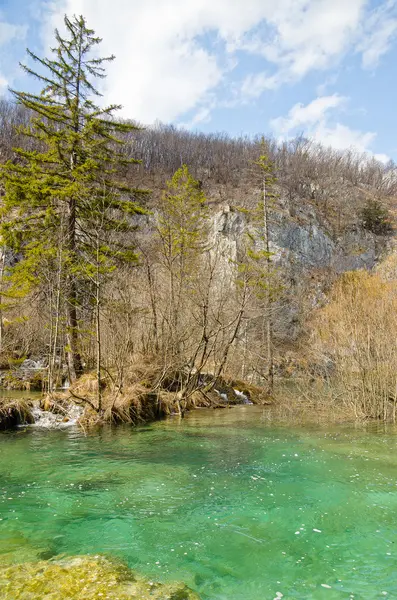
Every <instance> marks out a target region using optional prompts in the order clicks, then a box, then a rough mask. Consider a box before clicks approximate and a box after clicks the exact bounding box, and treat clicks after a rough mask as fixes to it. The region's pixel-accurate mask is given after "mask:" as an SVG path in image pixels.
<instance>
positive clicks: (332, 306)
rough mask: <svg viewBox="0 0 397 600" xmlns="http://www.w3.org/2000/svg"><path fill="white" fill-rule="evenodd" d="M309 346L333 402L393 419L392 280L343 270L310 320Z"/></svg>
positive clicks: (396, 348)
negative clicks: (312, 321) (328, 299)
mask: <svg viewBox="0 0 397 600" xmlns="http://www.w3.org/2000/svg"><path fill="white" fill-rule="evenodd" d="M311 348H312V362H313V363H316V364H317V365H320V367H322V373H323V375H325V377H326V384H327V385H324V387H325V388H326V387H327V388H328V389H329V390H331V392H330V395H331V396H332V398H331V400H332V402H333V403H334V404H335V403H337V404H338V405H339V406H344V407H347V408H350V409H351V410H353V412H354V414H355V417H356V418H358V419H363V418H371V419H381V420H384V421H387V420H391V421H395V420H396V405H397V368H396V365H397V287H396V283H395V280H393V279H389V280H384V279H383V278H382V277H381V275H380V274H379V273H372V274H371V273H368V272H365V271H357V272H353V273H347V274H345V275H344V276H343V277H342V278H341V279H340V280H339V281H338V282H337V284H336V285H335V287H334V289H333V292H332V294H331V298H330V302H329V304H328V305H327V306H326V307H325V308H323V309H322V310H321V311H320V312H319V313H318V315H317V317H316V319H315V321H314V333H313V338H312V340H311ZM310 396H312V394H311V393H310Z"/></svg>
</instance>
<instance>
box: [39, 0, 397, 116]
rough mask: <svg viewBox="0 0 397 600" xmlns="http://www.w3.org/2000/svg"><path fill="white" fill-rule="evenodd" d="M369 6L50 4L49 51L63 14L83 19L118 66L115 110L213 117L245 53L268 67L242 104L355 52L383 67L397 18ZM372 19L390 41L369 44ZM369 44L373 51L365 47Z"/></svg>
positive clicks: (337, 2)
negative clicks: (217, 98)
mask: <svg viewBox="0 0 397 600" xmlns="http://www.w3.org/2000/svg"><path fill="white" fill-rule="evenodd" d="M390 1H391V2H394V0H390ZM368 3H369V0H278V1H277V2H274V0H167V1H165V0H144V2H142V0H113V1H112V3H111V6H109V2H108V0H54V1H53V2H52V3H47V2H46V3H44V0H43V6H44V10H45V11H46V12H45V15H46V19H45V32H46V33H45V35H46V39H47V42H48V40H49V39H51V40H52V30H53V28H54V26H55V25H59V24H61V22H62V17H63V14H64V13H66V14H68V15H73V14H83V15H84V16H85V17H86V18H87V21H88V24H89V25H90V26H92V27H94V29H95V30H96V31H97V33H98V35H101V36H102V37H103V39H104V41H103V45H102V51H103V53H104V54H107V53H110V54H113V53H114V54H116V57H117V58H116V61H115V62H114V63H113V64H112V65H111V66H110V68H109V76H108V79H107V88H106V100H107V101H109V102H113V101H115V102H117V103H118V102H121V103H122V104H123V105H124V114H125V115H126V116H131V117H134V118H136V119H138V120H140V121H143V122H152V121H154V120H155V119H160V120H164V121H168V120H174V119H177V118H178V117H181V116H182V115H184V114H185V113H187V112H188V111H191V110H196V111H198V112H200V110H207V109H208V107H209V104H208V102H207V98H208V97H209V95H211V94H213V93H216V92H219V90H220V89H221V88H222V90H223V91H224V90H228V93H229V96H232V97H233V94H232V93H231V90H234V89H235V87H236V83H237V82H236V77H234V78H233V69H234V67H235V65H236V62H237V61H238V60H239V59H240V58H241V54H242V53H245V55H248V54H251V55H255V56H256V57H259V59H260V60H263V66H260V68H259V69H258V72H255V73H251V74H247V76H246V77H245V79H244V81H243V82H242V83H240V86H239V87H240V89H239V92H238V94H236V95H235V97H233V99H234V100H235V102H237V101H239V102H247V101H251V100H254V99H256V98H259V97H260V96H261V95H262V93H263V92H265V91H266V90H271V89H275V88H277V87H279V86H280V85H282V84H283V83H286V82H293V81H298V80H300V79H302V78H303V77H305V76H306V75H307V74H308V73H310V72H312V71H313V70H325V69H328V68H330V67H332V66H334V65H336V64H337V63H338V62H339V61H340V60H341V59H342V58H343V56H344V55H345V54H346V53H347V52H349V51H353V50H357V51H359V52H360V53H361V54H362V55H363V62H364V64H368V63H370V62H374V60H375V57H379V56H380V55H381V54H382V53H384V52H385V51H386V50H387V48H388V45H389V43H390V40H391V38H392V33H391V24H390V14H391V13H390V10H389V9H388V10H387V11H383V12H382V11H380V10H378V9H377V10H376V11H372V12H371V11H370V10H369V8H368ZM371 19H372V20H373V21H374V22H376V26H377V28H376V30H377V31H381V30H382V31H384V33H383V34H382V35H380V34H378V35H376V34H375V33H374V35H372V37H371V36H369V35H368V30H367V29H366V27H365V23H366V22H367V21H370V20H371ZM364 37H365V39H366V40H368V39H370V44H369V45H366V46H365V47H364V45H362V47H359V44H360V41H361V40H363V39H364ZM385 40H387V41H385ZM47 45H48V43H47ZM229 100H230V98H229ZM223 102H224V105H225V102H226V100H225V99H223ZM211 106H212V107H213V103H212V101H211ZM206 118H207V117H206Z"/></svg>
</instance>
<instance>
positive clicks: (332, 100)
mask: <svg viewBox="0 0 397 600" xmlns="http://www.w3.org/2000/svg"><path fill="white" fill-rule="evenodd" d="M346 100H347V99H346V98H344V97H343V96H339V95H338V94H333V95H332V96H321V97H319V98H316V99H315V100H313V101H312V102H310V104H307V105H306V106H304V105H303V104H301V103H298V104H295V106H293V107H292V108H291V110H290V111H289V113H288V116H287V117H278V118H277V119H273V120H272V121H271V122H270V125H271V127H272V128H273V129H274V130H275V131H277V132H278V133H279V134H288V133H289V132H290V131H292V130H294V129H297V128H299V127H308V126H313V125H315V124H317V123H322V122H323V121H324V120H325V119H326V116H327V113H328V112H329V111H330V110H332V109H334V108H336V107H338V106H341V105H342V104H343V103H345V102H346Z"/></svg>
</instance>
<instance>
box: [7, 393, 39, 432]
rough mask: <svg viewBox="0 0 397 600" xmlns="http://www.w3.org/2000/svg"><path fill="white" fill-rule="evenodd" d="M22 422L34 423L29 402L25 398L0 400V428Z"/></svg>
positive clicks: (15, 425) (10, 427)
mask: <svg viewBox="0 0 397 600" xmlns="http://www.w3.org/2000/svg"><path fill="white" fill-rule="evenodd" d="M24 423H34V419H33V415H32V406H31V403H30V402H29V401H27V400H18V399H15V400H14V399H13V400H10V399H4V400H0V429H3V430H4V429H12V428H13V427H17V426H18V425H23V424H24Z"/></svg>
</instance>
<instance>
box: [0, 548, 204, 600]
mask: <svg viewBox="0 0 397 600" xmlns="http://www.w3.org/2000/svg"><path fill="white" fill-rule="evenodd" d="M0 597H1V598H2V600H15V599H16V598H18V600H41V599H42V598H46V600H116V599H117V600H199V597H198V596H197V595H196V594H195V593H194V592H192V591H191V590H189V588H187V587H186V586H185V585H184V584H161V583H154V582H151V581H149V580H147V579H145V578H143V577H140V576H139V575H136V574H135V573H133V572H132V571H130V570H129V569H128V568H127V567H126V566H125V565H123V564H121V563H117V562H113V561H110V560H108V559H106V558H104V557H100V556H95V557H89V556H81V557H75V558H68V559H61V560H59V559H58V560H52V561H40V562H35V563H27V564H26V563H24V564H21V565H13V566H8V567H2V568H0Z"/></svg>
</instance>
